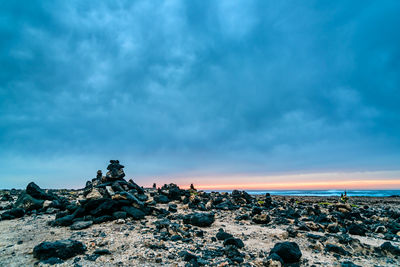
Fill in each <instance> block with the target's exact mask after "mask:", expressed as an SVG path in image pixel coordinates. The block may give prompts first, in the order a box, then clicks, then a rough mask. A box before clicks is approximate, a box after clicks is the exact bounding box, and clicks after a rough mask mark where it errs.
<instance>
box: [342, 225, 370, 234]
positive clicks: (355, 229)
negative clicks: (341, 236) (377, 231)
mask: <svg viewBox="0 0 400 267" xmlns="http://www.w3.org/2000/svg"><path fill="white" fill-rule="evenodd" d="M347 230H349V234H351V235H360V236H365V233H366V232H367V229H365V227H364V226H362V225H359V224H355V223H353V224H351V225H350V226H349V227H348V229H347Z"/></svg>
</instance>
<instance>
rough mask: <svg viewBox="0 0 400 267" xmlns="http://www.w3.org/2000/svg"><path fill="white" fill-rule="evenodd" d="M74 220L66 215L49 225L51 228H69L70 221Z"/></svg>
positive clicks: (71, 216)
mask: <svg viewBox="0 0 400 267" xmlns="http://www.w3.org/2000/svg"><path fill="white" fill-rule="evenodd" d="M73 219H74V216H73V215H67V216H64V217H61V218H58V219H55V220H54V221H53V222H52V223H51V225H52V226H70V225H71V224H72V220H73Z"/></svg>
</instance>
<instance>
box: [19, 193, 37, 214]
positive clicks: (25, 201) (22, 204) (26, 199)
mask: <svg viewBox="0 0 400 267" xmlns="http://www.w3.org/2000/svg"><path fill="white" fill-rule="evenodd" d="M43 202H44V201H43V200H39V199H36V198H33V197H32V196H31V195H29V194H26V193H22V194H21V195H20V196H19V198H18V199H17V201H16V202H15V204H14V208H22V209H24V210H25V211H31V210H38V209H41V208H42V207H43Z"/></svg>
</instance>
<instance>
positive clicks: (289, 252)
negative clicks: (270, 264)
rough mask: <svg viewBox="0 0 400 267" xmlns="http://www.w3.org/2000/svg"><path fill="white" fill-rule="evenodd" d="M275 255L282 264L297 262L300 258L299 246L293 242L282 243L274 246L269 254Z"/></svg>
mask: <svg viewBox="0 0 400 267" xmlns="http://www.w3.org/2000/svg"><path fill="white" fill-rule="evenodd" d="M274 253H275V254H277V255H278V256H279V257H281V258H282V260H283V262H284V263H295V262H298V261H299V260H300V258H301V256H302V254H301V251H300V248H299V246H298V245H297V244H296V243H295V242H283V243H277V244H275V246H274V248H273V249H272V250H271V252H270V255H271V254H274Z"/></svg>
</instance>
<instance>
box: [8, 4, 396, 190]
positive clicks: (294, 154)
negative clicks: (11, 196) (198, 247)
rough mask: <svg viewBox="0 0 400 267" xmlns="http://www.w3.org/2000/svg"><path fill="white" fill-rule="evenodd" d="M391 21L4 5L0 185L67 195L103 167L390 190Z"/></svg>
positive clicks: (226, 181)
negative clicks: (115, 164) (63, 190)
mask: <svg viewBox="0 0 400 267" xmlns="http://www.w3.org/2000/svg"><path fill="white" fill-rule="evenodd" d="M399 12H400V1H398V0H393V1H389V0H388V1H347V0H345V1H301V3H300V2H297V1H251V0H243V1H231V0H226V1H205V0H199V1H145V0H144V1H129V0H127V1H85V2H82V1H28V2H26V3H24V5H21V4H20V3H17V2H15V1H3V2H2V3H1V4H0V62H1V64H0V169H1V171H0V188H10V187H24V186H26V184H27V183H28V182H29V181H32V180H33V181H35V182H37V183H38V184H39V185H41V186H43V187H74V188H77V187H82V186H83V185H84V184H85V182H86V180H88V179H90V178H92V177H94V176H95V174H96V171H97V170H98V169H102V170H103V171H105V169H106V166H107V163H108V160H109V159H119V160H120V161H121V163H122V164H124V165H125V166H126V168H125V171H126V174H127V176H128V178H134V180H136V181H137V182H138V183H139V184H141V185H150V184H152V182H153V181H155V182H157V183H164V182H168V183H169V182H176V183H178V184H180V185H187V184H189V183H191V182H194V183H195V184H198V185H202V186H204V187H208V188H211V187H225V188H228V187H232V186H233V187H248V188H262V187H264V188H269V187H271V188H278V187H282V188H297V187H307V188H313V186H314V187H315V184H313V183H315V182H317V183H324V184H323V185H322V184H319V185H320V186H322V187H326V188H336V187H338V188H341V187H343V186H345V187H347V188H348V187H352V186H354V187H378V188H380V187H388V188H393V187H397V188H400V35H399V27H400V16H399V15H398V14H399ZM338 181H339V182H342V184H338ZM355 183H356V184H357V186H356V184H355Z"/></svg>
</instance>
